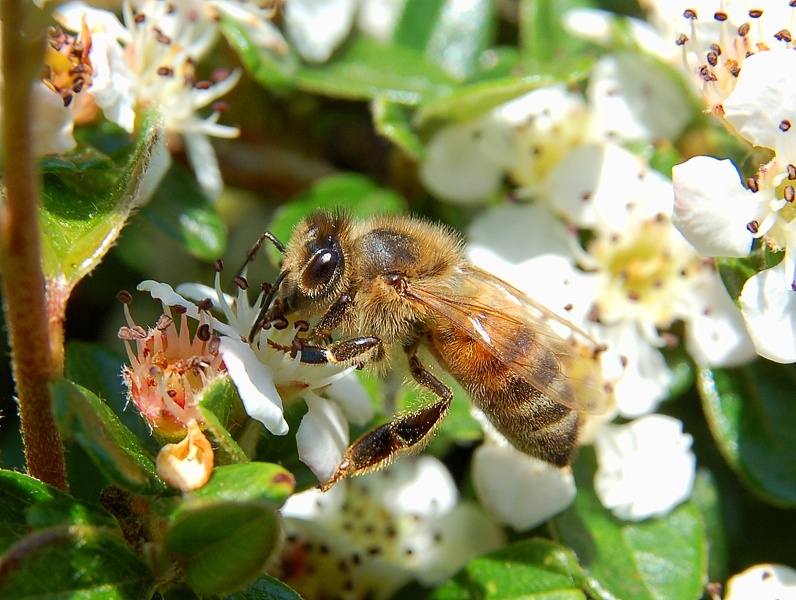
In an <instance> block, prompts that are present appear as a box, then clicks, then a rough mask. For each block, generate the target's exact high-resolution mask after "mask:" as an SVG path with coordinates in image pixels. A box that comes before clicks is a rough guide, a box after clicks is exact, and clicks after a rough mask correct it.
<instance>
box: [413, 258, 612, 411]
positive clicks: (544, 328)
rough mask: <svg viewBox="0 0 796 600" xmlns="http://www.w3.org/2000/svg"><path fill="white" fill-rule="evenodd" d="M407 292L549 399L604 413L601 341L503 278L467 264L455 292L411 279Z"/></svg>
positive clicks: (573, 407)
mask: <svg viewBox="0 0 796 600" xmlns="http://www.w3.org/2000/svg"><path fill="white" fill-rule="evenodd" d="M406 294H407V295H408V296H409V297H411V298H413V299H414V300H416V301H418V302H420V303H422V304H424V305H425V306H427V307H428V308H430V309H432V310H433V311H434V312H435V313H437V314H438V315H440V316H441V317H443V318H445V319H447V320H448V321H449V322H450V323H451V324H453V325H454V326H455V327H456V328H457V329H459V330H460V331H462V332H464V333H466V334H467V335H468V336H470V337H471V338H473V339H474V340H475V341H476V342H478V343H479V344H481V345H482V346H483V347H484V348H485V349H486V350H488V351H489V352H490V353H491V354H492V355H493V356H495V357H496V358H498V359H499V360H500V361H501V362H502V363H503V364H505V365H507V366H508V367H509V368H511V369H512V370H513V371H514V372H515V373H516V374H517V375H519V376H520V377H522V378H523V379H524V380H526V381H527V382H528V383H530V384H531V385H532V386H534V387H535V388H536V389H537V390H539V391H540V392H541V393H542V394H544V395H545V396H547V397H548V398H550V399H552V400H554V401H556V402H558V403H560V404H563V405H564V406H567V407H568V408H571V409H573V410H576V411H579V412H585V413H592V414H594V413H601V412H604V410H605V403H606V400H605V395H606V394H605V389H604V386H603V385H602V383H601V377H600V370H599V363H598V361H597V360H596V359H595V358H594V357H593V353H594V352H595V351H596V350H597V348H598V344H597V343H596V342H594V340H592V339H591V338H589V337H588V335H586V334H585V333H584V332H582V331H581V330H579V329H578V328H576V327H575V326H574V325H572V324H570V323H567V322H566V321H565V320H564V319H561V318H560V317H558V316H557V315H555V314H554V313H553V312H551V311H550V310H548V309H546V308H545V307H543V306H542V305H540V304H539V303H537V302H536V301H534V300H532V299H531V298H529V297H528V296H527V295H526V294H524V293H523V292H521V291H519V290H518V289H516V288H514V287H513V286H511V285H509V284H508V283H506V282H505V281H502V280H501V279H498V278H497V277H495V276H494V275H491V274H489V273H487V272H486V271H482V270H481V269H479V268H477V267H474V266H472V265H466V266H464V267H461V281H460V283H459V284H458V285H457V287H456V289H455V290H454V291H453V292H451V293H448V292H440V291H439V290H431V289H429V288H425V287H423V286H422V285H421V286H419V285H417V284H410V285H409V288H408V290H407V291H406ZM590 354H591V356H589V355H590Z"/></svg>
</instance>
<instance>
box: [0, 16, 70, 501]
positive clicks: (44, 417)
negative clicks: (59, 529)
mask: <svg viewBox="0 0 796 600" xmlns="http://www.w3.org/2000/svg"><path fill="white" fill-rule="evenodd" d="M30 10H32V7H31V6H30V4H29V2H28V0H3V1H2V13H1V14H0V16H1V17H2V35H3V39H2V50H3V54H2V55H3V61H2V73H3V82H4V84H3V85H2V96H1V97H0V98H1V99H2V111H3V113H2V124H3V139H2V142H3V150H4V152H3V154H4V156H3V158H4V161H5V165H4V166H5V173H4V183H5V199H4V200H5V201H4V203H3V204H2V205H0V271H2V274H3V277H2V293H3V298H4V307H5V316H6V323H7V327H8V332H9V344H10V347H11V353H12V366H13V372H14V380H15V382H16V392H17V399H18V402H19V416H20V420H21V422H22V439H23V443H24V445H25V460H26V462H27V469H28V473H29V474H30V475H31V476H33V477H36V478H37V479H40V480H41V481H43V482H45V483H49V484H50V485H54V486H56V487H59V488H61V489H66V466H65V461H64V448H63V443H62V442H61V436H60V434H59V432H58V429H57V428H56V426H55V422H54V420H53V416H52V411H51V404H50V390H49V382H50V380H51V379H53V378H54V377H57V376H59V375H60V373H58V372H57V369H58V367H57V365H56V364H55V363H54V361H53V356H52V352H51V349H50V342H49V340H50V335H49V331H48V315H47V299H46V287H45V281H44V274H43V273H42V268H41V254H40V240H39V222H38V198H39V181H38V177H39V176H38V173H37V172H36V169H35V164H34V156H33V153H32V139H31V133H30V132H31V123H30V120H31V115H32V111H31V110H30V105H31V97H32V94H31V82H32V75H33V74H35V72H36V71H35V69H36V68H37V65H39V64H40V61H39V58H40V56H41V52H42V48H41V44H42V41H41V39H38V40H33V41H31V40H28V39H26V38H25V36H24V34H23V31H25V29H26V26H27V23H26V22H25V12H26V11H30ZM61 337H62V336H61ZM60 354H61V355H62V354H63V352H61V353H60Z"/></svg>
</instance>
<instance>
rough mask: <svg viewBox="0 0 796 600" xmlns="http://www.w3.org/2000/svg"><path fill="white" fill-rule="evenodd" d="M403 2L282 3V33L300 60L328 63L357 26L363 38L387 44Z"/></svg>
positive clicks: (322, 0)
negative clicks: (283, 32) (283, 29)
mask: <svg viewBox="0 0 796 600" xmlns="http://www.w3.org/2000/svg"><path fill="white" fill-rule="evenodd" d="M405 2H406V0H285V2H284V16H285V31H286V33H287V36H288V38H289V39H290V41H291V42H292V43H293V45H294V46H295V47H296V50H298V53H299V54H300V55H301V57H302V58H303V59H304V60H306V61H308V62H314V63H321V62H325V61H327V60H329V58H331V56H332V53H333V52H334V51H335V50H336V49H337V48H338V47H339V46H340V45H341V44H342V43H343V41H344V40H345V39H346V38H347V37H348V36H349V34H350V33H351V30H352V27H353V25H354V23H355V22H356V24H357V26H358V28H359V30H360V31H361V32H362V33H364V34H365V35H367V36H369V37H371V38H373V39H376V40H378V41H381V42H388V41H389V40H390V39H391V38H392V35H393V32H394V30H395V27H396V26H397V25H398V20H399V18H400V16H401V13H402V12H403V7H404V4H405Z"/></svg>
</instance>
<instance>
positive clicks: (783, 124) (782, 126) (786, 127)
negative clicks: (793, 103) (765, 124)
mask: <svg viewBox="0 0 796 600" xmlns="http://www.w3.org/2000/svg"><path fill="white" fill-rule="evenodd" d="M790 128H791V122H790V121H788V120H787V119H782V121H780V122H779V130H780V131H782V132H785V131H790Z"/></svg>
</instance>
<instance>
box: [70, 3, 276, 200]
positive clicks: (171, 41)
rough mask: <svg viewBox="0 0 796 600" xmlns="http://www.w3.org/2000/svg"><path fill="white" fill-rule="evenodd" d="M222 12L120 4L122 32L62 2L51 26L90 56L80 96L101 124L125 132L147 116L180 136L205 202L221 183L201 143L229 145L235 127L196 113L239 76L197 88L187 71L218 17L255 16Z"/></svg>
mask: <svg viewBox="0 0 796 600" xmlns="http://www.w3.org/2000/svg"><path fill="white" fill-rule="evenodd" d="M228 5H229V3H228V2H223V1H220V0H219V1H217V2H208V3H200V4H196V5H193V4H191V3H185V4H173V3H171V4H170V3H165V2H158V1H156V0H145V1H141V2H137V3H136V8H137V10H136V11H135V12H134V11H133V8H132V7H131V5H130V3H129V2H125V3H124V4H123V7H122V8H123V15H124V24H122V23H120V22H119V21H118V19H117V18H116V16H115V15H114V14H113V13H111V12H109V11H106V10H101V9H96V8H92V7H89V6H87V5H86V4H83V3H82V2H70V3H68V4H65V5H63V6H61V7H59V8H58V10H57V11H56V18H57V19H58V20H59V22H60V23H61V24H62V25H63V26H64V27H65V28H67V29H70V30H72V31H79V32H81V35H82V36H83V38H84V39H83V43H84V44H85V46H86V47H89V48H90V50H89V60H90V65H89V86H88V87H87V88H86V90H85V91H86V92H87V93H89V94H90V95H91V96H92V97H93V98H94V100H95V101H96V103H97V106H99V108H101V109H102V111H103V113H104V115H105V117H106V118H107V119H108V120H110V121H112V122H114V123H116V124H117V125H119V126H120V127H122V128H123V129H125V130H126V131H128V132H132V131H133V128H134V125H135V119H136V116H137V115H139V114H140V113H141V111H144V110H146V109H148V108H154V109H155V110H156V111H157V112H158V113H159V114H160V115H161V118H162V119H163V123H164V126H165V128H166V131H167V133H176V134H180V135H182V136H183V138H184V140H185V144H186V148H187V153H188V159H189V161H190V163H191V166H192V167H193V169H194V171H195V172H196V174H197V177H198V180H199V183H200V185H201V186H202V189H203V190H205V192H206V194H207V195H208V197H210V198H214V197H216V196H217V195H218V193H219V192H220V190H221V186H222V181H221V174H220V171H219V168H218V162H217V160H216V157H215V153H214V152H213V150H212V147H211V145H210V142H209V140H208V139H207V138H208V136H214V137H223V138H231V137H236V136H237V135H238V133H239V132H238V129H237V128H236V127H230V126H227V125H220V124H219V123H218V120H219V118H220V115H221V113H220V112H219V111H218V110H214V111H213V112H211V113H210V114H209V115H208V116H200V114H199V113H198V111H199V110H201V109H203V108H205V107H207V106H209V105H211V104H212V103H213V102H215V101H216V100H217V99H218V98H220V97H221V96H223V95H224V94H226V93H227V92H228V91H229V90H230V89H232V87H234V86H235V84H236V83H237V81H238V79H239V78H240V72H239V71H234V72H232V73H231V74H229V75H227V76H225V77H218V78H216V79H215V80H214V81H213V82H209V81H197V79H196V75H195V66H194V65H195V64H196V63H197V62H198V61H199V60H201V59H202V58H203V57H204V56H205V55H206V54H207V53H208V51H209V50H210V48H211V47H212V46H213V44H214V42H215V40H216V39H217V37H218V19H217V16H218V14H219V12H220V13H223V14H233V13H235V11H238V12H240V11H243V13H245V15H238V16H240V18H243V17H244V16H248V17H250V18H249V21H251V17H253V16H254V14H255V13H254V12H252V10H253V9H251V10H248V11H247V10H245V9H244V5H240V6H239V7H238V8H237V9H234V10H233V9H232V8H230V6H228ZM211 9H214V10H211ZM235 14H237V13H235ZM268 14H270V13H268ZM261 24H262V26H263V27H266V26H265V24H264V23H261ZM250 26H252V27H253V25H251V24H250ZM275 43H276V42H275Z"/></svg>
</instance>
